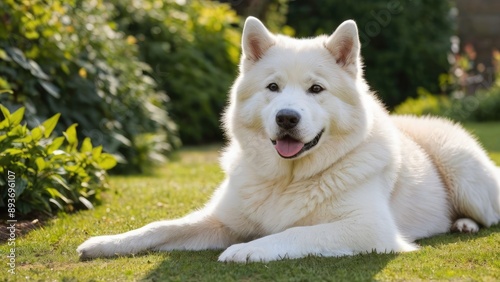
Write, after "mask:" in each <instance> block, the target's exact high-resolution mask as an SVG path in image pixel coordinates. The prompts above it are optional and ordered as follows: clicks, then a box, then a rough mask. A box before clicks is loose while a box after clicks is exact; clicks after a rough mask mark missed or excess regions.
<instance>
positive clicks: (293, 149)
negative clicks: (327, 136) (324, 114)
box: [271, 130, 324, 159]
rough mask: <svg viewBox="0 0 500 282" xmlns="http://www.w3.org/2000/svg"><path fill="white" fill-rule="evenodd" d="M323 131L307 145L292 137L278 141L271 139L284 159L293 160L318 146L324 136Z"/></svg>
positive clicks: (285, 137) (287, 136)
mask: <svg viewBox="0 0 500 282" xmlns="http://www.w3.org/2000/svg"><path fill="white" fill-rule="evenodd" d="M323 131H324V130H321V131H320V132H319V133H318V135H316V137H314V139H313V140H311V141H310V142H307V143H302V142H300V141H299V140H296V139H294V138H292V137H291V136H290V135H285V136H284V137H281V138H278V139H276V140H272V139H271V142H272V143H273V145H274V148H275V149H276V151H277V152H278V154H279V155H280V156H281V157H282V158H285V159H291V158H295V157H297V156H298V155H300V154H302V153H303V152H305V151H307V150H310V149H311V148H313V147H314V146H316V144H318V142H319V139H320V138H321V135H323Z"/></svg>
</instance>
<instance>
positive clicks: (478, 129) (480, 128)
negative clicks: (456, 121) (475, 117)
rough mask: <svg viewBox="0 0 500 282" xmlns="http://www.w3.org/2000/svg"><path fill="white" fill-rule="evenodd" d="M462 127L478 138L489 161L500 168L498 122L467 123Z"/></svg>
mask: <svg viewBox="0 0 500 282" xmlns="http://www.w3.org/2000/svg"><path fill="white" fill-rule="evenodd" d="M464 126H465V128H467V129H468V130H469V131H470V132H472V133H473V134H474V135H476V136H477V137H479V140H480V141H481V143H482V144H483V146H484V148H485V149H486V150H487V151H488V153H489V155H490V157H491V159H492V160H493V161H494V162H495V163H496V164H497V165H498V166H500V122H485V123H467V124H465V125H464Z"/></svg>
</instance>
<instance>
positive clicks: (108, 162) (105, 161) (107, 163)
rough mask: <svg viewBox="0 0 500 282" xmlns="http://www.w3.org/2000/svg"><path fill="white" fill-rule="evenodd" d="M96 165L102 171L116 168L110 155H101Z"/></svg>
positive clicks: (113, 158) (114, 161) (114, 160)
mask: <svg viewBox="0 0 500 282" xmlns="http://www.w3.org/2000/svg"><path fill="white" fill-rule="evenodd" d="M97 164H98V165H99V166H100V167H101V168H102V169H104V170H108V169H112V168H113V167H115V166H116V159H115V157H113V156H112V155H110V154H106V153H104V154H102V155H101V159H100V160H99V161H98V162H97Z"/></svg>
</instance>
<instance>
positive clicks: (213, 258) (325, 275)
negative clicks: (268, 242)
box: [141, 251, 397, 281]
mask: <svg viewBox="0 0 500 282" xmlns="http://www.w3.org/2000/svg"><path fill="white" fill-rule="evenodd" d="M221 252H222V251H201V252H180V251H175V252H170V253H168V254H167V253H166V254H165V259H164V260H163V262H162V263H161V264H160V265H158V267H156V268H155V269H154V270H152V271H151V272H150V273H148V274H147V275H146V276H145V277H143V278H142V279H141V280H142V281H171V280H175V281H235V280H237V281H263V280H271V281H324V280H330V281H346V280H347V281H353V280H358V281H359V280H361V281H367V280H373V279H374V278H373V277H374V276H375V275H376V274H377V273H379V272H380V271H381V270H382V269H383V268H384V267H385V266H386V265H387V263H388V262H389V261H391V260H392V259H394V258H395V257H396V256H397V254H365V255H357V256H352V257H341V258H326V257H307V258H303V259H296V260H284V261H276V262H269V263H249V264H236V263H221V262H217V257H218V256H219V254H220V253H221Z"/></svg>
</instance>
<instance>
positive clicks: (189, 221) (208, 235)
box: [77, 212, 236, 259]
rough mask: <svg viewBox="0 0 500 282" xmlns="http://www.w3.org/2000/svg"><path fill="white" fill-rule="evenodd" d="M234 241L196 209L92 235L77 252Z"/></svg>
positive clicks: (86, 255)
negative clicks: (112, 232) (119, 231)
mask: <svg viewBox="0 0 500 282" xmlns="http://www.w3.org/2000/svg"><path fill="white" fill-rule="evenodd" d="M235 242H236V238H235V236H234V235H233V234H232V232H231V231H230V230H229V229H228V228H227V227H226V226H224V225H223V224H222V223H221V222H220V221H219V220H217V219H216V218H215V217H214V216H212V215H206V214H203V212H197V213H193V214H191V215H188V216H186V217H184V218H180V219H176V220H167V221H157V222H153V223H150V224H148V225H146V226H144V227H141V228H139V229H136V230H132V231H129V232H126V233H122V234H118V235H109V236H97V237H93V238H90V239H88V240H87V241H85V242H84V243H83V244H81V245H80V246H79V247H78V248H77V252H78V253H79V254H80V258H81V259H91V258H97V257H110V256H117V255H129V254H136V253H139V252H142V251H147V250H204V249H221V248H226V247H228V246H230V245H231V244H233V243H235Z"/></svg>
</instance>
